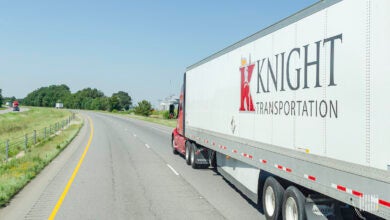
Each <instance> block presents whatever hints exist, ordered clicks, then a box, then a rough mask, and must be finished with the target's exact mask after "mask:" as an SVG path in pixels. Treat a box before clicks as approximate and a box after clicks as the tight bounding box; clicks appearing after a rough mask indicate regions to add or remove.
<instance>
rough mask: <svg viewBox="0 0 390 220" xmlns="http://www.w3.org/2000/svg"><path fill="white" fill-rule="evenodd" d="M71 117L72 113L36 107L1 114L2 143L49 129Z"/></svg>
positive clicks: (0, 131) (0, 134) (0, 139)
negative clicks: (45, 128)
mask: <svg viewBox="0 0 390 220" xmlns="http://www.w3.org/2000/svg"><path fill="white" fill-rule="evenodd" d="M70 115H72V113H71V112H70V111H68V110H62V109H54V108H34V107H30V108H29V110H28V111H24V112H9V113H7V114H0V141H5V140H7V139H9V140H11V139H13V138H16V137H20V136H24V135H25V134H26V133H30V132H32V131H33V130H38V129H42V128H44V127H49V126H50V125H52V124H54V123H56V122H58V121H61V120H63V119H66V118H68V117H69V116H70ZM0 153H1V152H0Z"/></svg>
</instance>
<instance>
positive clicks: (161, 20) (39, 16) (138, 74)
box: [0, 0, 318, 104]
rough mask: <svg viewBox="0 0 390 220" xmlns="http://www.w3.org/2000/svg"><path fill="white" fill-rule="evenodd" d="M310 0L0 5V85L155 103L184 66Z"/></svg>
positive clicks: (175, 89) (16, 92)
mask: <svg viewBox="0 0 390 220" xmlns="http://www.w3.org/2000/svg"><path fill="white" fill-rule="evenodd" d="M316 2H318V1H317V0H305V1H299V2H288V3H286V2H284V1H283V0H278V1H273V2H272V3H270V2H257V1H252V2H250V3H249V2H247V3H248V4H247V5H250V6H251V7H248V8H246V9H245V10H239V9H237V8H242V4H241V3H237V2H234V3H225V4H220V3H219V2H211V3H210V2H208V3H207V7H204V4H202V3H183V2H180V1H168V2H158V3H150V2H110V3H105V2H98V3H95V2H94V4H92V3H91V2H82V3H79V2H75V1H71V2H69V1H68V2H61V3H52V2H49V1H41V2H25V3H23V4H20V3H19V4H18V3H15V2H7V3H3V4H2V7H1V9H0V12H1V15H0V27H1V28H2V30H3V33H4V34H2V35H1V36H0V40H1V42H2V43H1V44H0V76H1V78H0V88H1V89H2V91H3V92H2V95H3V96H4V97H11V96H15V97H16V98H24V97H26V96H27V94H28V93H30V92H32V91H34V90H36V89H38V88H40V87H46V86H50V85H61V84H65V85H67V86H68V87H69V88H70V90H71V92H72V93H75V92H77V91H79V90H82V89H84V88H88V87H89V88H96V89H98V90H100V91H102V92H103V93H104V94H105V95H106V96H111V95H112V93H115V92H118V91H125V92H128V93H129V95H130V96H131V97H132V99H133V100H134V103H137V102H138V101H140V100H143V99H146V100H148V101H150V102H151V103H152V104H156V103H157V101H158V100H160V99H164V98H165V97H167V96H169V95H177V94H178V93H179V92H180V91H179V90H180V88H181V84H182V74H183V73H184V72H185V69H186V67H188V66H190V65H193V64H195V63H196V62H198V61H200V60H202V59H204V58H206V57H208V56H210V55H212V54H214V53H216V52H218V51H220V50H222V49H224V48H226V47H228V46H229V45H232V44H234V43H236V42H238V41H240V40H242V39H244V38H246V37H248V36H250V35H252V34H254V33H256V32H258V31H260V30H262V29H264V28H266V27H268V26H270V25H272V24H274V23H276V22H278V21H280V20H282V19H284V18H286V17H288V16H290V15H292V14H294V13H296V12H298V11H300V10H302V9H304V8H306V7H308V6H310V5H312V4H314V3H316ZM74 5H76V6H77V7H75V6H74ZM199 15H201V16H199ZM205 24H207V25H205Z"/></svg>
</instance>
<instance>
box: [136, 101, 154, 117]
mask: <svg viewBox="0 0 390 220" xmlns="http://www.w3.org/2000/svg"><path fill="white" fill-rule="evenodd" d="M134 113H135V114H137V115H143V116H149V115H150V114H151V113H152V105H151V104H150V102H148V101H146V100H142V101H140V102H138V106H136V107H135V108H134Z"/></svg>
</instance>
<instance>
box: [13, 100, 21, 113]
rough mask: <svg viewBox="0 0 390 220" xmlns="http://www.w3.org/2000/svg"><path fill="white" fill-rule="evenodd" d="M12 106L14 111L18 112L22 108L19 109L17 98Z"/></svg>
mask: <svg viewBox="0 0 390 220" xmlns="http://www.w3.org/2000/svg"><path fill="white" fill-rule="evenodd" d="M12 108H13V111H16V112H18V111H19V110H20V109H19V102H18V101H17V100H15V101H14V102H13V103H12Z"/></svg>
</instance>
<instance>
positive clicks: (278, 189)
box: [262, 176, 284, 220]
mask: <svg viewBox="0 0 390 220" xmlns="http://www.w3.org/2000/svg"><path fill="white" fill-rule="evenodd" d="M283 194H284V188H283V186H282V185H280V183H279V182H278V181H277V180H276V179H275V178H273V177H272V176H271V177H268V178H267V179H266V180H265V183H264V187H263V195H262V204H263V209H264V215H265V218H266V219H267V220H271V219H272V220H280V219H282V204H283ZM272 196H273V199H272ZM272 205H273V207H272Z"/></svg>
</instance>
